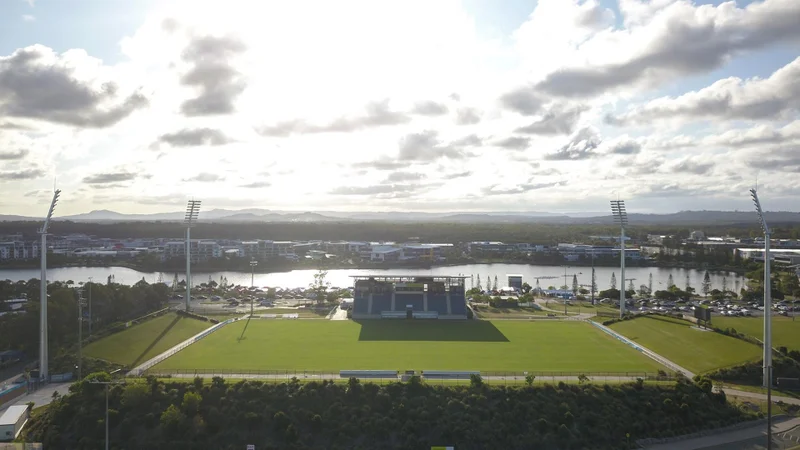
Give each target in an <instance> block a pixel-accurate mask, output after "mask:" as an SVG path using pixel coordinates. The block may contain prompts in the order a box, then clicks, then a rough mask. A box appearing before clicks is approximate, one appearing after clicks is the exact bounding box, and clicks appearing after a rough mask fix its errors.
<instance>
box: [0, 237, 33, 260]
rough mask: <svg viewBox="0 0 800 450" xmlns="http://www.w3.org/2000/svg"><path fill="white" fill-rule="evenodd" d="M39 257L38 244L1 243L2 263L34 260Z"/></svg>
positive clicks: (21, 242) (20, 242) (0, 256)
mask: <svg viewBox="0 0 800 450" xmlns="http://www.w3.org/2000/svg"><path fill="white" fill-rule="evenodd" d="M38 257H39V244H38V243H37V242H23V241H10V242H0V261H6V260H14V259H34V258H38Z"/></svg>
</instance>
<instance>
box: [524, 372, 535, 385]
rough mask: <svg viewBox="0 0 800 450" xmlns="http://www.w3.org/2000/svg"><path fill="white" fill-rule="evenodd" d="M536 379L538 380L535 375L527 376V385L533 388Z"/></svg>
mask: <svg viewBox="0 0 800 450" xmlns="http://www.w3.org/2000/svg"><path fill="white" fill-rule="evenodd" d="M535 379H536V376H535V375H531V374H528V375H525V384H527V385H528V386H533V381H534V380H535Z"/></svg>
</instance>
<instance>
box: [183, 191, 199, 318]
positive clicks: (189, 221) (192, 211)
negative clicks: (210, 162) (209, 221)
mask: <svg viewBox="0 0 800 450" xmlns="http://www.w3.org/2000/svg"><path fill="white" fill-rule="evenodd" d="M200 203H201V201H200V200H189V203H187V204H186V215H185V216H184V221H183V222H184V224H186V312H189V310H190V309H191V305H190V301H191V299H192V258H191V249H192V240H191V229H192V227H193V226H194V225H195V222H196V221H197V216H198V215H199V214H200Z"/></svg>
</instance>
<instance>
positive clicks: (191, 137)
mask: <svg viewBox="0 0 800 450" xmlns="http://www.w3.org/2000/svg"><path fill="white" fill-rule="evenodd" d="M158 140H159V141H160V142H164V143H167V144H169V145H171V146H173V147H197V146H201V145H207V146H219V145H225V144H229V143H231V142H233V140H232V139H231V138H229V137H228V136H227V135H225V133H223V132H222V131H220V130H215V129H213V128H184V129H183V130H180V131H176V132H175V133H167V134H163V135H161V136H160V137H159V138H158Z"/></svg>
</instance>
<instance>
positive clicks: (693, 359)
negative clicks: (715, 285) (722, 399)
mask: <svg viewBox="0 0 800 450" xmlns="http://www.w3.org/2000/svg"><path fill="white" fill-rule="evenodd" d="M714 320H716V318H715V319H714ZM610 328H612V329H613V330H614V331H616V332H618V333H620V334H622V335H623V336H625V337H627V338H629V339H631V340H633V341H635V342H638V343H640V344H642V345H643V346H645V347H647V348H648V349H650V350H652V351H654V352H656V353H658V354H659V355H661V356H663V357H665V358H667V359H669V360H671V361H673V362H674V363H676V364H678V365H680V366H682V367H685V368H686V369H688V370H691V371H692V372H695V373H704V372H708V371H710V370H714V369H719V368H721V367H728V366H733V365H736V364H741V363H745V362H748V361H754V360H757V359H758V358H759V357H760V355H761V349H760V348H759V347H758V346H756V345H754V344H751V343H749V342H746V341H743V340H741V339H736V338H733V337H730V336H725V335H722V334H720V333H716V332H713V331H704V330H699V329H697V327H696V326H695V325H694V324H692V323H690V322H687V321H685V320H680V319H673V318H670V317H664V316H645V317H638V318H636V319H632V320H625V321H621V322H617V323H615V324H613V325H611V326H610Z"/></svg>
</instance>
